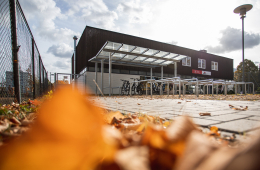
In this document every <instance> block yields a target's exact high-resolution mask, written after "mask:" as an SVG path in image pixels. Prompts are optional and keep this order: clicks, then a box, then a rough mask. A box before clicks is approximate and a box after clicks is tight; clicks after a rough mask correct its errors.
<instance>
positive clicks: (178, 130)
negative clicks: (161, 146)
mask: <svg viewBox="0 0 260 170" xmlns="http://www.w3.org/2000/svg"><path fill="white" fill-rule="evenodd" d="M193 130H198V127H197V125H195V124H194V123H193V122H192V120H191V119H190V118H189V117H187V116H181V117H178V118H176V119H175V120H174V122H173V123H172V124H171V125H170V126H169V127H168V128H167V129H166V136H167V137H168V139H169V140H171V141H178V140H185V139H186V138H187V136H188V135H189V133H190V132H192V131H193Z"/></svg>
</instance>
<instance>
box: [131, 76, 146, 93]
mask: <svg viewBox="0 0 260 170" xmlns="http://www.w3.org/2000/svg"><path fill="white" fill-rule="evenodd" d="M131 79H133V80H134V82H133V84H132V92H131V93H132V94H139V95H142V94H143V93H144V85H143V83H142V82H138V83H137V82H135V81H140V79H137V78H131Z"/></svg>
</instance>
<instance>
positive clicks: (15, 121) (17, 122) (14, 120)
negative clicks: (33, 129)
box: [9, 117, 21, 125]
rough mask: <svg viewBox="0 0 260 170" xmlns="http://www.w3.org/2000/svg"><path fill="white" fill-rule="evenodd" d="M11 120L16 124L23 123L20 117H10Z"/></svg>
mask: <svg viewBox="0 0 260 170" xmlns="http://www.w3.org/2000/svg"><path fill="white" fill-rule="evenodd" d="M9 121H10V122H12V123H14V124H16V125H21V122H20V121H19V120H18V119H16V118H15V117H12V118H10V119H9Z"/></svg>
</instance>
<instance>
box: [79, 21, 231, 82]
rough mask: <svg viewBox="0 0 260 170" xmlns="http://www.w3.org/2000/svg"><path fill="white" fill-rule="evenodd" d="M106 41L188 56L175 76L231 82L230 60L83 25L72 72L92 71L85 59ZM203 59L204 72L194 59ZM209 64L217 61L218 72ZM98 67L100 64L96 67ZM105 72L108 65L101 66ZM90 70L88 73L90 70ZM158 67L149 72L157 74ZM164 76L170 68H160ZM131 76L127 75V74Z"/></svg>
mask: <svg viewBox="0 0 260 170" xmlns="http://www.w3.org/2000/svg"><path fill="white" fill-rule="evenodd" d="M106 41H112V42H117V43H125V44H128V45H134V46H140V47H145V48H151V49H155V50H161V51H166V52H172V53H176V54H181V55H185V56H189V57H191V66H190V67H189V66H182V62H178V66H177V74H178V75H181V76H183V77H185V76H186V78H188V77H204V78H216V79H227V80H233V59H229V58H225V57H221V56H217V55H214V54H209V53H206V52H202V51H196V50H192V49H188V48H184V47H179V46H176V45H171V44H167V43H162V42H157V41H153V40H148V39H145V38H140V37H135V36H131V35H126V34H122V33H117V32H112V31H107V30H102V29H98V28H93V27H89V26H86V28H85V30H84V32H83V34H82V36H81V38H80V40H79V42H78V45H77V47H76V50H77V51H76V54H77V58H76V60H77V61H76V73H77V74H78V73H80V72H81V71H82V70H83V69H85V68H86V67H88V68H94V66H95V64H94V63H92V62H89V61H88V60H89V59H91V58H92V57H94V56H96V54H97V53H98V52H99V50H100V49H101V48H102V46H103V45H104V44H105V42H106ZM199 58H200V59H205V60H206V69H200V68H198V59H199ZM211 61H215V62H218V71H214V70H211ZM99 67H100V65H99ZM104 67H105V69H106V68H108V65H106V64H105V65H104ZM113 69H114V70H131V71H132V72H147V73H148V72H149V71H150V69H149V68H141V67H130V66H121V65H113ZM192 69H194V70H202V71H209V72H211V76H208V75H200V74H193V73H192ZM90 71H91V70H90ZM160 71H161V68H155V69H153V73H155V75H156V73H157V74H159V73H160ZM163 71H164V74H169V75H173V74H174V65H173V64H171V65H168V66H166V67H164V70H163ZM129 73H130V74H131V72H129Z"/></svg>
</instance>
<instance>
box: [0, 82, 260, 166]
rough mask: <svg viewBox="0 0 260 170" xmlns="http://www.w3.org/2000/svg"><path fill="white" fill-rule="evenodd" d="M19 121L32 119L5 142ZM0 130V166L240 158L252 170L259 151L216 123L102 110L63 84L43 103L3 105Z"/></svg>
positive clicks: (202, 162)
mask: <svg viewBox="0 0 260 170" xmlns="http://www.w3.org/2000/svg"><path fill="white" fill-rule="evenodd" d="M23 107H24V108H23ZM2 110H3V111H2ZM35 112H37V113H35ZM32 114H33V115H32ZM24 120H28V121H32V122H33V123H31V124H30V123H29V124H28V125H29V126H28V127H27V128H28V129H29V130H27V131H26V132H25V133H23V134H22V135H18V136H17V137H16V138H15V139H13V140H9V141H7V142H5V140H3V139H4V137H3V134H4V133H9V134H12V133H13V134H16V133H15V130H12V131H13V132H12V133H11V128H21V127H22V126H23V125H22V122H23V121H24ZM6 127H7V128H6ZM0 132H1V141H2V142H3V144H2V145H1V147H0V169H26V170H27V169H28V170H30V169H96V170H117V169H118V170H120V169H123V170H132V169H133V170H137V169H142V170H155V169H160V170H168V169H170V170H172V169H187V170H189V169H190V170H192V169H205V170H206V169H242V168H244V167H245V166H244V165H247V164H248V165H247V167H249V168H247V169H258V168H259V163H258V160H257V159H253V158H255V157H256V156H257V157H259V156H260V152H259V151H260V149H259V146H260V138H259V137H258V138H257V139H256V140H253V141H252V142H251V144H249V145H245V146H243V147H238V148H233V147H230V146H232V143H233V142H234V141H236V139H235V135H233V136H224V137H222V136H221V134H220V133H219V131H218V128H217V127H216V126H212V127H211V128H210V131H209V132H207V133H203V132H202V131H201V129H200V127H198V126H197V125H195V124H194V123H193V122H192V120H191V119H189V118H188V117H186V116H183V117H178V118H177V119H175V120H174V121H171V120H166V119H163V118H160V117H157V116H150V115H146V114H140V113H135V114H130V113H129V114H122V113H120V112H119V111H116V112H108V111H107V110H104V109H101V108H99V107H97V106H95V105H93V104H91V102H90V101H89V98H87V99H86V97H85V96H82V95H81V94H80V93H79V92H77V91H75V90H72V88H71V87H69V86H67V87H63V88H62V89H58V90H57V91H56V92H55V94H54V95H53V96H51V97H48V99H46V100H45V101H44V102H43V103H41V102H40V100H36V101H29V102H27V103H23V104H21V105H17V104H12V105H8V106H7V105H3V106H2V107H1V124H0ZM250 158H252V159H250ZM241 159H242V160H245V159H246V160H250V161H249V162H250V164H249V163H248V161H247V162H243V161H240V160H241ZM240 164H243V166H239V165H240Z"/></svg>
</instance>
